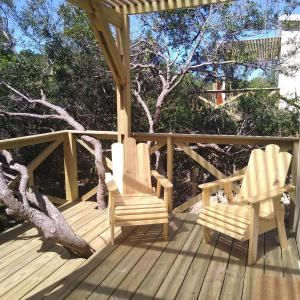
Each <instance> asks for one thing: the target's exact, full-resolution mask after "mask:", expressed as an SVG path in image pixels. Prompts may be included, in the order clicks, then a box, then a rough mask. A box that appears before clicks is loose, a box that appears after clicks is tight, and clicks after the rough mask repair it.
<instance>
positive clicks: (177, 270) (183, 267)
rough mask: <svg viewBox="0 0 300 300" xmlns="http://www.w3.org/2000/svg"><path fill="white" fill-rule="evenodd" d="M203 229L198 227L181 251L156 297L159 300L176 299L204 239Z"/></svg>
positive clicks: (194, 229)
mask: <svg viewBox="0 0 300 300" xmlns="http://www.w3.org/2000/svg"><path fill="white" fill-rule="evenodd" d="M202 229H203V228H202V227H201V226H200V225H196V226H195V227H194V228H193V230H192V231H191V233H190V236H189V237H188V239H187V241H186V242H185V244H184V246H183V247H182V249H181V250H180V252H179V254H178V256H177V258H176V260H175V261H174V263H173V265H172V267H171V269H170V270H169V272H168V274H167V276H166V277H165V279H164V280H163V282H162V284H161V286H160V288H159V290H158V291H157V293H156V295H155V297H156V298H158V299H175V297H176V295H177V293H178V291H179V289H180V287H181V285H182V282H183V280H184V278H185V276H186V273H187V272H188V270H189V267H190V265H191V263H192V261H193V259H194V254H195V253H196V251H197V249H198V247H199V245H200V243H201V241H202V237H203V230H202Z"/></svg>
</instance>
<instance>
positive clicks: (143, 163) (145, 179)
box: [136, 143, 152, 194]
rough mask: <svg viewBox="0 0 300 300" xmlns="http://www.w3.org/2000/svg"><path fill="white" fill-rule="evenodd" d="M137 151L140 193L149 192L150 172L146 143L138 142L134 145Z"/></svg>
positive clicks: (150, 189)
mask: <svg viewBox="0 0 300 300" xmlns="http://www.w3.org/2000/svg"><path fill="white" fill-rule="evenodd" d="M136 152H137V157H136V158H137V171H138V178H139V181H140V189H139V192H140V193H145V194H151V192H152V185H151V174H150V159H149V148H148V145H147V144H144V143H139V144H137V146H136Z"/></svg>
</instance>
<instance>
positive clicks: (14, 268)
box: [0, 201, 300, 299]
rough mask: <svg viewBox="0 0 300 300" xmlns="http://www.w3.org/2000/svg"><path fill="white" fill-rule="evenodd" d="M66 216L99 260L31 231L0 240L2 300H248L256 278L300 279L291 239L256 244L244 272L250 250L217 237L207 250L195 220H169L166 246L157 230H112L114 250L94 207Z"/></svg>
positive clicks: (75, 208) (79, 206)
mask: <svg viewBox="0 0 300 300" xmlns="http://www.w3.org/2000/svg"><path fill="white" fill-rule="evenodd" d="M63 213H64V215H65V217H66V218H67V219H68V222H69V223H70V224H71V225H72V228H73V229H74V230H75V231H76V232H77V234H79V235H81V236H82V237H84V238H85V239H86V240H87V241H89V242H90V243H91V245H92V247H93V248H95V249H96V250H97V252H96V253H95V254H94V255H93V256H92V257H90V258H89V259H88V260H85V259H81V258H72V257H70V255H69V254H68V252H67V251H66V250H65V249H64V248H63V247H60V246H57V245H55V244H53V243H51V242H49V241H45V240H44V239H42V238H41V237H40V236H39V234H38V231H37V230H36V229H35V228H32V227H31V226H30V225H28V224H23V225H21V226H18V227H17V228H15V229H13V230H10V231H8V232H5V233H2V234H0V242H1V245H0V298H1V299H9V298H10V299H19V298H25V299H40V298H42V297H43V296H47V297H49V298H55V299H62V298H65V297H68V298H69V299H85V298H89V299H93V298H95V299H107V298H110V297H111V298H115V299H129V298H132V299H152V298H153V297H155V298H156V299H197V298H199V299H250V298H251V295H252V296H253V295H254V291H255V290H256V288H257V278H259V277H260V275H263V274H265V275H271V276H275V277H278V278H283V277H287V278H300V277H299V275H300V273H299V268H298V260H299V257H298V251H297V247H296V243H295V239H294V238H293V237H290V238H289V247H288V248H287V249H285V250H281V248H280V247H279V242H278V239H277V233H276V231H275V232H274V231H272V232H270V233H267V234H265V235H262V236H260V240H259V249H258V256H259V260H258V262H257V264H256V265H254V266H252V267H248V266H247V265H246V258H247V243H241V242H238V241H235V240H234V241H233V240H232V239H231V238H228V237H226V236H224V235H219V236H216V237H215V240H214V244H213V245H208V244H205V243H204V242H203V241H202V234H203V231H202V227H201V226H200V225H198V224H196V216H195V215H192V214H177V215H176V216H174V217H173V218H172V220H171V221H170V233H169V241H164V240H163V239H162V236H161V225H152V226H140V227H135V228H130V227H128V228H125V230H123V232H121V230H120V229H117V230H116V231H117V232H116V236H117V239H116V245H115V246H114V247H112V246H111V245H110V244H109V237H110V230H109V225H108V222H107V219H106V216H105V215H99V212H98V211H97V209H96V203H94V202H90V201H87V202H80V203H76V204H68V205H67V206H66V207H65V209H64V212H63Z"/></svg>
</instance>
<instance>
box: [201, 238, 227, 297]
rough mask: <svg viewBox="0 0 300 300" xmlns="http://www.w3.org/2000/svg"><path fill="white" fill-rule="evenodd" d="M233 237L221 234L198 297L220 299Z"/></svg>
mask: <svg viewBox="0 0 300 300" xmlns="http://www.w3.org/2000/svg"><path fill="white" fill-rule="evenodd" d="M231 247H232V239H231V238H228V237H226V236H224V235H220V237H219V239H218V242H217V245H216V249H215V251H214V254H213V257H212V260H211V262H210V265H209V267H208V270H207V273H206V275H205V279H204V282H203V285H202V287H201V291H200V294H199V297H198V299H218V298H219V297H220V294H221V290H222V286H223V282H224V278H225V274H226V269H227V265H228V260H229V255H230V249H231Z"/></svg>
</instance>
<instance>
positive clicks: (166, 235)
mask: <svg viewBox="0 0 300 300" xmlns="http://www.w3.org/2000/svg"><path fill="white" fill-rule="evenodd" d="M168 231H169V223H164V224H163V238H164V240H165V241H167V240H168Z"/></svg>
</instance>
